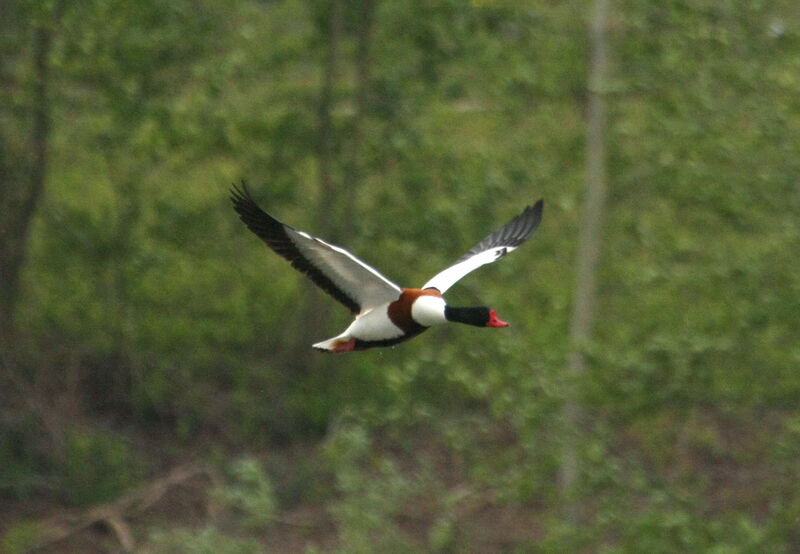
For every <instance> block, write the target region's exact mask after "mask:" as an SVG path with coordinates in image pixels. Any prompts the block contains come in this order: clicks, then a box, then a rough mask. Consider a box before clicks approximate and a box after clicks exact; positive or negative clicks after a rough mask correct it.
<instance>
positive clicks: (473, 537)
mask: <svg viewBox="0 0 800 554" xmlns="http://www.w3.org/2000/svg"><path fill="white" fill-rule="evenodd" d="M786 415H788V414H778V413H773V414H771V415H770V414H767V415H765V416H764V417H762V418H761V419H760V420H759V421H757V422H756V421H754V420H753V421H751V422H750V423H749V424H748V423H746V422H742V421H728V420H725V419H724V418H715V417H713V416H712V415H710V414H709V413H706V412H698V413H697V414H695V415H694V416H693V417H692V418H691V419H690V420H688V421H684V425H683V426H681V425H679V423H680V422H679V421H677V420H676V419H675V418H674V417H672V416H665V417H666V419H664V420H663V421H660V426H659V427H660V428H661V429H662V430H663V429H672V430H676V429H678V430H679V431H676V434H675V436H674V437H671V438H672V439H674V440H672V441H665V440H662V439H665V438H666V437H657V436H656V435H654V433H657V431H655V430H654V428H649V429H641V428H639V427H638V426H635V425H634V426H632V427H630V428H629V429H628V432H627V433H625V434H624V436H621V437H619V441H618V443H617V445H616V446H617V447H618V448H619V451H618V452H617V453H616V454H617V455H618V456H620V458H622V459H638V460H639V462H638V463H639V464H640V465H641V466H643V467H642V468H643V469H644V471H645V472H646V473H647V474H649V475H651V476H652V479H653V482H654V483H659V482H662V483H669V484H670V486H672V487H674V488H690V489H691V488H694V489H695V491H701V496H702V497H703V498H704V499H705V501H704V503H703V504H702V507H696V508H697V509H692V510H690V512H691V513H693V514H694V516H695V517H698V518H701V519H702V518H708V519H709V520H718V521H725V520H726V519H731V518H733V519H736V518H737V517H744V516H745V515H746V516H747V517H749V518H751V519H752V520H753V521H757V522H762V523H763V524H764V526H765V528H769V525H768V522H769V520H770V518H771V511H772V510H773V508H774V504H775V503H787V504H788V505H791V504H793V503H795V502H796V499H793V498H792V497H791V495H792V491H794V490H795V486H794V484H793V481H792V475H791V474H789V473H786V474H778V473H775V472H774V471H771V470H770V463H774V461H775V460H771V461H770V460H769V459H767V458H765V457H763V456H761V455H759V452H763V451H764V447H765V445H766V444H767V443H768V442H769V440H770V437H772V436H775V435H777V434H779V432H780V429H781V427H782V426H783V419H784V417H785V416H786ZM495 434H496V435H497V436H495V440H497V441H500V442H508V443H513V442H514V441H515V440H516V439H515V437H513V436H512V435H511V434H509V430H508V429H502V428H497V429H495ZM429 439H430V440H429ZM165 440H166V439H165ZM211 440H212V439H211V438H207V440H200V441H199V442H200V443H203V444H209V442H208V441H211ZM653 440H657V441H658V443H659V444H670V445H671V447H669V448H667V447H665V448H664V450H663V451H660V452H656V451H654V450H653V449H652V448H650V447H648V446H647V443H648V442H650V441H653ZM414 444H415V445H426V444H427V445H426V446H421V447H420V446H414V447H411V448H408V449H406V450H403V451H399V450H397V449H396V448H393V447H392V446H388V445H383V446H380V445H378V446H377V447H376V449H377V450H385V451H389V450H391V451H392V455H393V456H394V459H395V460H398V464H399V467H398V469H399V471H400V472H401V473H402V474H404V476H405V477H406V478H407V479H409V480H410V481H414V480H415V479H417V476H416V475H415V468H416V467H418V465H417V464H418V461H419V459H415V458H414V457H417V458H426V459H428V460H431V459H433V460H435V461H434V464H435V469H434V473H435V477H434V480H435V482H437V483H440V484H442V485H443V486H442V488H441V489H440V490H436V491H435V490H425V488H424V487H423V488H422V489H417V490H415V491H414V492H412V493H410V494H408V495H406V496H405V497H404V499H403V500H402V502H401V503H400V505H398V506H397V507H396V509H395V510H393V512H392V513H391V514H389V517H390V519H391V523H392V525H393V526H394V528H395V530H396V531H398V532H399V535H396V536H395V537H398V536H399V537H402V542H403V544H405V545H411V546H412V548H413V549H418V551H431V550H436V549H432V548H431V545H432V543H434V542H435V538H432V537H434V536H435V534H436V533H437V532H439V531H440V530H439V529H438V527H441V524H442V521H443V519H442V514H441V499H440V498H436V495H437V494H438V495H441V493H442V491H446V492H447V494H448V495H449V496H450V497H451V498H453V499H454V500H453V503H452V511H450V512H449V513H448V518H450V519H449V520H448V524H449V526H450V527H449V529H450V531H449V532H450V533H452V534H453V536H450V538H449V539H448V540H447V541H445V542H447V543H448V544H455V545H459V549H461V551H469V552H489V553H491V552H508V551H511V550H514V549H515V548H517V549H518V548H523V549H524V548H526V547H527V548H530V549H534V550H535V549H536V545H537V544H538V543H539V540H542V539H543V540H546V538H545V536H546V535H547V534H548V533H549V532H550V531H548V528H547V527H548V525H550V526H552V523H553V520H554V518H557V517H558V512H557V509H556V507H555V506H549V505H548V502H546V501H543V500H539V501H529V502H514V501H509V499H507V498H505V499H503V498H501V496H500V495H499V494H497V491H495V490H492V489H490V488H483V489H478V488H477V487H474V486H470V485H469V484H468V483H469V480H470V478H469V476H468V475H466V474H463V470H464V468H460V469H454V468H453V467H452V466H451V464H450V460H449V453H448V452H447V451H446V450H445V449H443V448H442V449H440V446H437V445H436V439H435V438H434V437H427V438H426V437H415V438H414ZM509 446H510V444H509ZM138 448H139V449H143V448H144V449H145V450H146V452H147V454H148V459H149V460H151V463H152V466H151V468H159V469H151V471H150V472H149V476H148V477H147V478H145V479H143V480H141V481H140V482H139V483H138V484H137V485H136V486H134V487H132V488H130V489H129V490H128V492H127V493H125V494H124V495H122V496H121V497H119V498H114V499H111V500H110V501H108V502H106V503H102V504H92V505H88V506H84V507H83V508H76V507H74V506H70V505H68V503H67V502H65V501H63V500H59V499H58V498H57V497H55V496H50V497H48V496H47V495H46V494H45V493H43V492H42V491H39V492H34V493H32V494H31V495H30V497H29V498H27V499H25V500H19V499H16V500H15V499H11V498H8V497H6V498H3V499H2V502H0V537H4V536H5V535H6V534H7V533H8V532H9V531H11V530H13V532H14V533H16V534H17V535H19V536H22V538H21V539H16V540H17V541H22V542H21V543H22V544H27V545H38V547H37V548H36V549H35V550H33V551H36V552H44V553H53V554H55V553H60V552H74V553H78V554H84V553H85V554H89V553H101V552H116V551H120V548H122V549H125V548H127V550H128V551H135V552H141V553H151V552H152V553H155V552H190V551H191V552H193V550H182V549H181V550H174V549H173V550H167V549H164V544H165V543H164V542H163V536H164V533H165V532H169V530H174V529H184V530H189V531H188V532H189V533H192V534H193V535H194V536H197V537H200V540H202V541H207V542H212V540H213V537H211V536H209V537H208V538H204V537H205V535H204V533H205V532H207V531H208V529H211V528H213V529H214V530H215V531H214V532H215V533H219V534H220V536H224V537H226V539H225V540H228V539H230V540H234V541H235V540H242V541H255V542H250V543H246V544H258V547H259V548H262V549H263V550H264V551H266V552H270V553H273V552H276V553H283V552H287V553H288V552H306V551H308V552H342V551H346V550H343V549H344V548H347V547H348V546H349V545H350V543H348V540H349V539H347V537H344V538H343V533H344V534H345V535H346V534H347V532H348V531H347V529H343V524H342V521H343V519H342V516H341V514H340V513H338V510H339V509H340V508H341V507H342V502H341V496H342V493H341V490H339V484H337V476H335V475H333V474H332V473H331V471H330V468H329V467H328V466H327V465H326V462H325V461H324V460H325V454H324V452H323V448H324V447H323V441H320V442H317V443H314V442H309V443H305V444H296V445H292V446H283V447H280V448H273V449H271V450H270V451H262V452H259V453H257V454H256V455H255V458H257V459H258V460H259V462H260V463H262V464H263V466H264V468H265V469H266V472H267V474H268V475H269V478H270V480H271V482H272V483H273V484H274V489H275V497H276V499H277V506H276V510H275V511H274V513H273V515H271V516H270V523H269V524H268V525H266V526H265V527H263V528H260V529H258V530H257V531H252V530H246V529H245V528H243V527H242V526H241V524H240V523H241V521H240V520H241V518H239V519H237V515H236V514H235V513H233V512H232V511H231V509H230V507H222V506H221V505H220V499H219V496H218V494H217V493H216V492H215V490H218V489H219V485H220V484H221V482H222V481H223V480H224V479H225V476H224V475H223V472H222V471H221V470H220V469H218V467H217V466H220V467H221V466H222V465H224V462H223V463H220V464H218V463H217V462H218V461H224V460H229V459H232V458H234V457H235V456H236V453H225V454H219V453H218V454H217V455H216V456H217V460H212V461H211V462H206V461H202V462H201V461H199V460H206V459H208V454H207V453H204V454H199V452H201V450H202V449H201V447H199V446H186V447H183V448H182V449H179V450H177V451H176V450H175V447H174V445H173V444H166V443H163V444H162V443H160V442H157V441H155V440H153V439H150V442H149V443H148V444H147V446H146V447H143V446H142V445H141V444H140V445H138ZM164 452H172V453H173V455H171V456H166V455H164V454H163V453H164ZM176 452H177V453H176ZM643 452H649V453H650V454H651V456H649V457H647V456H644V457H643V456H642V453H643ZM786 454H787V455H790V454H791V453H789V452H787V453H786ZM250 455H251V456H252V455H253V453H252V452H251V453H250ZM373 455H375V454H373ZM159 456H161V457H162V459H161V460H158V457H159ZM153 460H158V462H154V461H153ZM428 479H430V476H428ZM351 493H352V491H351ZM364 494H365V496H367V495H368V493H364ZM601 496H602V494H600V495H599V496H598V498H587V499H586V501H585V502H584V504H583V506H582V509H583V510H585V511H584V514H583V516H584V517H586V518H587V519H588V520H593V521H594V520H596V519H597V516H598V514H599V513H600V512H601V511H602V509H603V508H602V500H601V499H600V497H601ZM637 502H640V504H641V509H642V511H643V512H646V511H647V509H648V504H652V502H653V500H652V499H648V498H646V497H642V498H641V499H640V501H637V500H635V499H634V500H633V503H634V504H636V503H637ZM358 506H359V509H363V510H364V512H363V513H362V514H356V517H358V516H363V517H364V518H365V519H369V517H370V516H371V515H373V514H370V513H368V506H369V503H366V504H359V505H358ZM234 512H235V510H234ZM789 512H791V510H790V511H789ZM789 512H787V513H789ZM675 513H689V512H675ZM351 515H352V514H351ZM383 515H386V514H383ZM345 517H346V516H345ZM659 518H660V516H659ZM661 524H663V525H667V524H668V522H666V520H664V521H661V520H660V519H659V523H658V525H661ZM626 525H627V523H626V522H625V521H621V522H618V523H617V527H616V529H617V530H621V531H622V533H623V534H624V532H625V530H626ZM631 525H639V523H631ZM344 526H345V527H346V524H345V525H344ZM611 529H612V531H611V532H609V528H606V529H604V530H602V528H599V527H598V528H595V531H601V533H600V536H596V537H595V540H594V541H592V542H591V545H588V544H587V545H585V548H583V549H581V550H579V551H585V552H593V551H594V550H593V548H597V547H598V545H600V544H605V545H606V546H608V545H614V544H617V543H618V541H622V542H624V540H625V539H624V537H615V533H614V531H613V529H614V528H613V527H612V528H611ZM20 530H22V531H20ZM551 531H552V530H551ZM159 533H161V535H159ZM26 534H27V535H28V536H27V537H24V535H26ZM159 536H160V537H162V539H159V538H158V537H159ZM798 538H800V537H798ZM159 540H161V542H159ZM381 540H382V541H384V542H383V543H382V544H383V545H384V546H385V545H386V544H387V542H386V541H388V544H392V543H391V541H392V540H393V539H392V537H391V535H390V536H389V538H388V539H387V538H386V537H383V538H382V539H381ZM24 541H27V542H24ZM379 544H380V543H379ZM154 545H155V546H154ZM376 548H378V546H377V545H376ZM462 548H463V549H462ZM406 550H407V549H403V548H401V549H400V551H406ZM18 551H19V552H25V551H29V550H28V549H25V548H20V549H19V550H18ZM230 551H231V552H247V551H248V550H247V548H246V547H245V548H243V549H240V550H233V549H231V550H230ZM251 551H252V550H251ZM620 551H621V552H627V551H629V550H627V549H626V548H625V547H624V546H622V547H621V550H620ZM786 551H787V552H797V551H798V550H793V549H792V547H791V546H788V545H787V549H786Z"/></svg>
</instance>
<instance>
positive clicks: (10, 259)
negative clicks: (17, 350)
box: [0, 3, 61, 340]
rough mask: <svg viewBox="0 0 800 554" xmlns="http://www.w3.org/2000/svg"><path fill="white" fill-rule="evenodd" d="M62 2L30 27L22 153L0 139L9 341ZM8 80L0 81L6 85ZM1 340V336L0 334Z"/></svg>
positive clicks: (44, 137)
mask: <svg viewBox="0 0 800 554" xmlns="http://www.w3.org/2000/svg"><path fill="white" fill-rule="evenodd" d="M60 12H61V3H57V4H56V5H55V7H54V9H53V11H52V12H51V13H50V17H49V18H46V17H45V18H43V19H44V20H43V21H39V22H38V24H36V25H35V28H34V32H33V56H32V57H33V59H32V62H33V79H34V81H33V87H32V91H31V106H32V107H31V122H30V135H29V137H28V144H27V148H25V149H26V150H28V152H27V153H23V152H21V151H20V150H21V149H20V147H19V146H18V145H15V144H12V143H11V141H10V140H8V138H7V137H5V136H4V137H2V138H0V337H4V338H5V339H8V340H11V338H10V337H12V335H13V334H14V314H15V312H16V307H17V301H18V299H19V285H20V275H21V273H22V268H23V265H24V263H25V258H26V255H27V248H28V237H29V235H30V229H31V222H32V220H33V216H34V214H35V212H36V208H37V206H38V205H39V200H40V199H41V196H42V193H43V191H44V184H45V177H46V174H47V150H48V140H49V135H50V100H49V97H48V88H49V84H50V63H49V57H50V50H51V48H52V43H53V29H54V26H55V23H56V22H57V20H58V19H59V16H60ZM7 85H8V83H4V86H7ZM0 340H3V339H2V338H0Z"/></svg>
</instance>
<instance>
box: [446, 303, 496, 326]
mask: <svg viewBox="0 0 800 554" xmlns="http://www.w3.org/2000/svg"><path fill="white" fill-rule="evenodd" d="M444 317H445V318H446V319H447V320H448V321H456V322H458V323H466V324H467V325H474V326H475V327H508V323H506V322H505V321H503V320H501V319H500V318H499V317H497V313H495V311H494V310H492V309H489V308H487V307H486V306H475V307H470V308H453V307H451V306H445V309H444Z"/></svg>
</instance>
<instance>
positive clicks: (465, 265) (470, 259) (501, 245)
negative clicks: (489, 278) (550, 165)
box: [422, 200, 544, 293]
mask: <svg viewBox="0 0 800 554" xmlns="http://www.w3.org/2000/svg"><path fill="white" fill-rule="evenodd" d="M543 207H544V201H543V200H539V201H538V202H536V203H535V204H534V205H533V206H527V207H526V208H525V209H524V210H523V211H522V213H521V214H519V215H518V216H517V217H515V218H514V219H512V220H511V221H509V222H508V223H506V224H505V225H504V226H503V227H501V228H500V229H498V230H497V231H495V232H493V233H490V234H489V236H487V237H486V238H485V239H483V240H482V241H480V242H479V243H478V244H476V245H475V246H474V247H473V248H472V249H471V250H470V251H469V252H467V253H466V254H464V255H463V256H461V258H459V259H458V260H456V262H455V263H454V264H453V265H451V266H450V267H448V268H447V269H445V270H444V271H441V272H439V273H438V274H437V275H436V276H434V277H433V278H432V279H431V280H429V281H428V282H427V283H425V284H424V285H423V286H422V288H423V289H438V290H439V292H441V293H444V292H445V291H446V290H447V289H449V288H450V287H452V286H453V285H454V284H455V283H456V282H458V281H459V280H460V279H461V278H462V277H464V276H465V275H466V274H467V273H469V272H471V271H474V270H476V269H478V268H479V267H480V266H482V265H485V264H488V263H492V262H494V261H497V260H499V259H500V258H502V257H503V256H505V255H506V254H508V253H509V252H511V251H512V250H514V249H515V248H517V247H518V246H519V245H520V244H522V243H523V242H525V241H526V240H528V239H529V238H530V236H531V235H532V234H533V232H534V231H535V230H536V227H538V226H539V222H540V221H541V220H542V208H543Z"/></svg>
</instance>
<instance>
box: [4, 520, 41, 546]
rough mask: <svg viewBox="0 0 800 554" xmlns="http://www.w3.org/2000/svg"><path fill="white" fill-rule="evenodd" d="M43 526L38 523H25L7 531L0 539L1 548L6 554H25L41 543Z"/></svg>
mask: <svg viewBox="0 0 800 554" xmlns="http://www.w3.org/2000/svg"><path fill="white" fill-rule="evenodd" d="M41 532H42V525H41V523H40V522H38V521H23V522H21V523H17V524H16V525H14V526H13V527H11V528H10V529H8V530H6V531H5V532H4V533H3V535H2V537H0V547H2V551H3V552H5V553H6V554H24V553H25V552H30V551H31V550H33V549H34V548H35V547H36V545H37V544H38V542H39V537H40V536H41Z"/></svg>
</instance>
